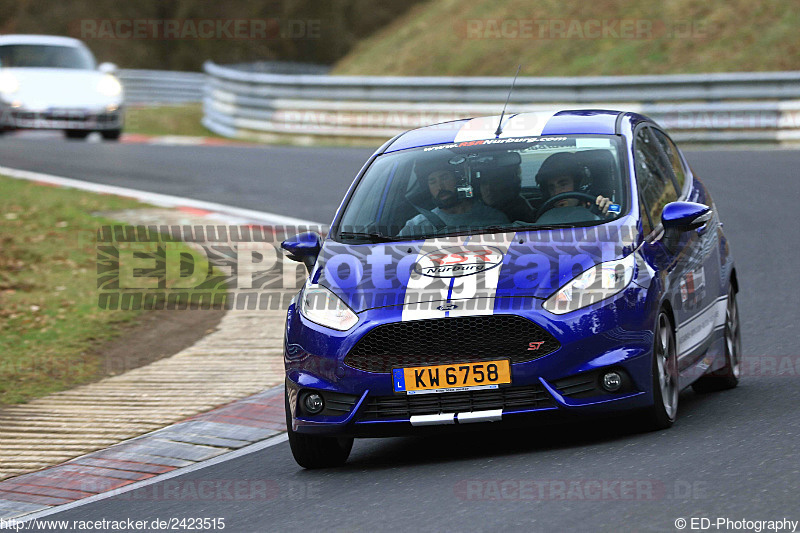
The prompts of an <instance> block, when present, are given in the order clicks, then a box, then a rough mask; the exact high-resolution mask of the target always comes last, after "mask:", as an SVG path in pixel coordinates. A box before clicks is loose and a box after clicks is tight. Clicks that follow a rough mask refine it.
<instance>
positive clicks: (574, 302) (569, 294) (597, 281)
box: [544, 254, 636, 315]
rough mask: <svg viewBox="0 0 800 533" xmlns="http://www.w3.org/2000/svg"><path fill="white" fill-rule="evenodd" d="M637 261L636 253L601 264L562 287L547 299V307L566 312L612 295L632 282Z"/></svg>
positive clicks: (559, 312)
mask: <svg viewBox="0 0 800 533" xmlns="http://www.w3.org/2000/svg"><path fill="white" fill-rule="evenodd" d="M635 264H636V258H635V257H634V254H629V255H628V256H627V257H625V258H623V259H618V260H616V261H607V262H605V263H600V264H597V265H595V266H593V267H591V268H589V269H587V270H585V271H584V272H583V273H581V274H580V275H578V276H577V277H575V278H573V279H572V281H570V282H569V283H567V284H566V285H564V286H563V287H561V288H560V289H558V290H557V291H556V292H555V293H554V294H553V295H551V296H550V297H549V298H548V299H547V300H546V301H545V302H544V308H545V309H547V310H548V311H550V312H551V313H553V314H556V315H563V314H564V313H569V312H570V311H575V310H577V309H581V308H582V307H586V306H587V305H591V304H593V303H597V302H599V301H600V300H605V299H606V298H610V297H611V296H614V295H615V294H617V293H619V292H620V291H622V290H623V289H624V288H625V287H627V286H628V284H629V283H630V282H631V279H633V269H634V266H635Z"/></svg>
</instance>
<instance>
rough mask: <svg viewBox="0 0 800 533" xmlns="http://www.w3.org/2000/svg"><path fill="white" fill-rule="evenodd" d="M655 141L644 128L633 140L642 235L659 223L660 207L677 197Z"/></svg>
mask: <svg viewBox="0 0 800 533" xmlns="http://www.w3.org/2000/svg"><path fill="white" fill-rule="evenodd" d="M656 142H657V141H655V140H654V138H653V136H652V134H651V133H650V131H649V130H648V128H641V129H639V132H638V133H637V134H636V138H635V139H634V143H633V150H634V161H635V163H636V182H637V184H638V189H639V199H640V201H641V204H642V205H641V217H642V224H643V226H644V233H645V235H647V234H648V233H650V231H652V229H653V228H654V227H655V226H657V225H658V224H659V223H660V222H661V211H662V210H663V209H664V206H665V205H667V204H668V203H670V202H674V201H675V200H677V199H678V193H677V191H676V190H675V184H674V182H673V181H672V169H671V168H670V167H669V166H668V165H667V162H666V161H665V160H664V157H662V155H661V153H660V152H659V149H658V146H657V145H656Z"/></svg>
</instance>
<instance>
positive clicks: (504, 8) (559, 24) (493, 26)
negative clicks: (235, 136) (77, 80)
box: [0, 0, 800, 76]
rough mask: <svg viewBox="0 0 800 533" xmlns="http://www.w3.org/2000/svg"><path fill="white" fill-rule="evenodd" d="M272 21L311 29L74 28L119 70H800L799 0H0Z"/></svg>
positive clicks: (83, 15) (34, 10) (68, 12)
mask: <svg viewBox="0 0 800 533" xmlns="http://www.w3.org/2000/svg"><path fill="white" fill-rule="evenodd" d="M86 19H90V20H100V21H102V20H110V21H117V20H135V19H149V20H152V19H161V20H190V19H191V20H202V19H213V20H229V19H234V20H241V19H245V20H246V19H266V20H276V21H278V22H279V23H280V24H281V25H286V24H290V23H299V24H300V26H303V25H304V24H317V25H318V28H319V31H318V34H316V35H301V36H287V35H283V36H281V35H275V36H274V37H272V38H268V39H230V38H228V39H226V38H220V39H183V40H181V39H176V40H163V39H162V40H158V39H138V40H137V39H109V38H90V39H84V40H85V41H86V43H87V44H88V45H89V47H90V48H91V49H92V50H93V51H94V53H95V55H96V56H97V57H98V60H100V61H112V62H114V63H117V64H118V65H119V66H120V67H123V68H149V69H172V70H199V69H200V68H201V66H202V63H203V61H204V60H206V59H212V60H214V61H215V62H217V63H221V64H226V63H238V62H250V61H270V60H282V61H300V62H307V63H317V64H326V65H333V67H334V70H333V73H335V74H366V75H381V74H385V75H433V76H439V75H464V76H482V75H486V76H495V75H497V76H510V75H513V73H514V71H515V70H516V66H517V65H518V64H522V75H523V76H580V75H620V74H663V73H680V72H725V71H727V72H735V71H769V70H800V31H798V28H800V2H798V0H790V1H779V0H778V1H776V0H766V1H761V2H758V1H756V2H753V1H745V0H706V1H705V2H698V1H696V0H662V1H660V2H642V1H641V0H616V1H610V0H592V1H588V2H587V1H579V0H562V1H556V0H536V1H535V2H534V1H531V0H473V1H470V2H465V1H463V0H325V1H322V0H238V1H229V2H209V1H207V0H137V1H136V2H118V1H111V0H60V1H53V0H0V34H7V33H45V34H55V35H71V36H73V37H79V38H80V37H81V35H80V33H81V31H80V23H81V21H82V20H86Z"/></svg>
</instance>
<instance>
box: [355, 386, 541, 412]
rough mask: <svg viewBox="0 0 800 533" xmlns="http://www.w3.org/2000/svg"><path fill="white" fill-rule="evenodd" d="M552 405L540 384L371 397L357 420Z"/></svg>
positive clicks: (520, 408) (514, 409)
mask: <svg viewBox="0 0 800 533" xmlns="http://www.w3.org/2000/svg"><path fill="white" fill-rule="evenodd" d="M553 405H554V404H553V401H552V399H551V398H550V396H549V395H548V394H547V393H546V392H545V391H544V389H543V388H542V387H541V386H539V385H531V386H529V387H504V388H500V389H488V390H487V389H484V390H474V391H463V392H443V393H433V394H414V395H411V396H400V395H398V396H373V397H371V398H367V401H366V402H365V405H364V407H363V409H362V410H361V413H360V416H359V419H360V420H386V419H406V418H410V417H411V416H413V415H435V414H439V413H468V412H472V411H486V410H489V409H505V410H513V411H518V410H530V409H542V408H545V407H553Z"/></svg>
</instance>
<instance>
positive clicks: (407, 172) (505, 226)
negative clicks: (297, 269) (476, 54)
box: [332, 135, 627, 241]
mask: <svg viewBox="0 0 800 533" xmlns="http://www.w3.org/2000/svg"><path fill="white" fill-rule="evenodd" d="M620 146H621V143H620V141H619V138H618V137H616V136H611V135H608V136H603V135H566V136H558V137H552V136H550V137H523V138H511V139H489V140H476V141H466V142H459V143H452V144H445V145H436V146H428V147H423V148H415V149H410V150H403V151H400V152H395V153H390V154H384V155H381V156H379V157H377V158H376V159H375V161H374V162H373V163H372V165H371V166H370V168H369V169H368V170H367V172H366V174H365V175H364V176H363V177H362V178H361V180H360V181H359V183H358V186H357V187H356V189H355V191H354V192H353V194H352V195H351V197H350V199H349V200H348V202H347V204H346V207H345V209H344V211H343V214H342V215H341V216H340V217H339V219H338V221H337V222H336V223H335V227H334V228H333V232H332V235H333V236H334V238H336V239H337V240H340V241H358V240H361V241H364V240H367V241H370V240H371V241H381V240H405V239H424V238H428V237H435V236H442V235H452V234H476V233H488V232H507V231H522V230H535V229H543V228H550V227H553V226H587V225H595V224H602V223H604V222H607V221H610V220H613V219H615V218H617V217H619V216H620V215H621V214H622V213H625V210H626V203H625V202H626V196H627V188H626V186H625V184H624V183H625V182H624V180H623V179H622V178H623V172H622V171H621V169H622V165H621V164H620V163H621V161H622V158H621V155H620V154H621V151H620Z"/></svg>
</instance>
